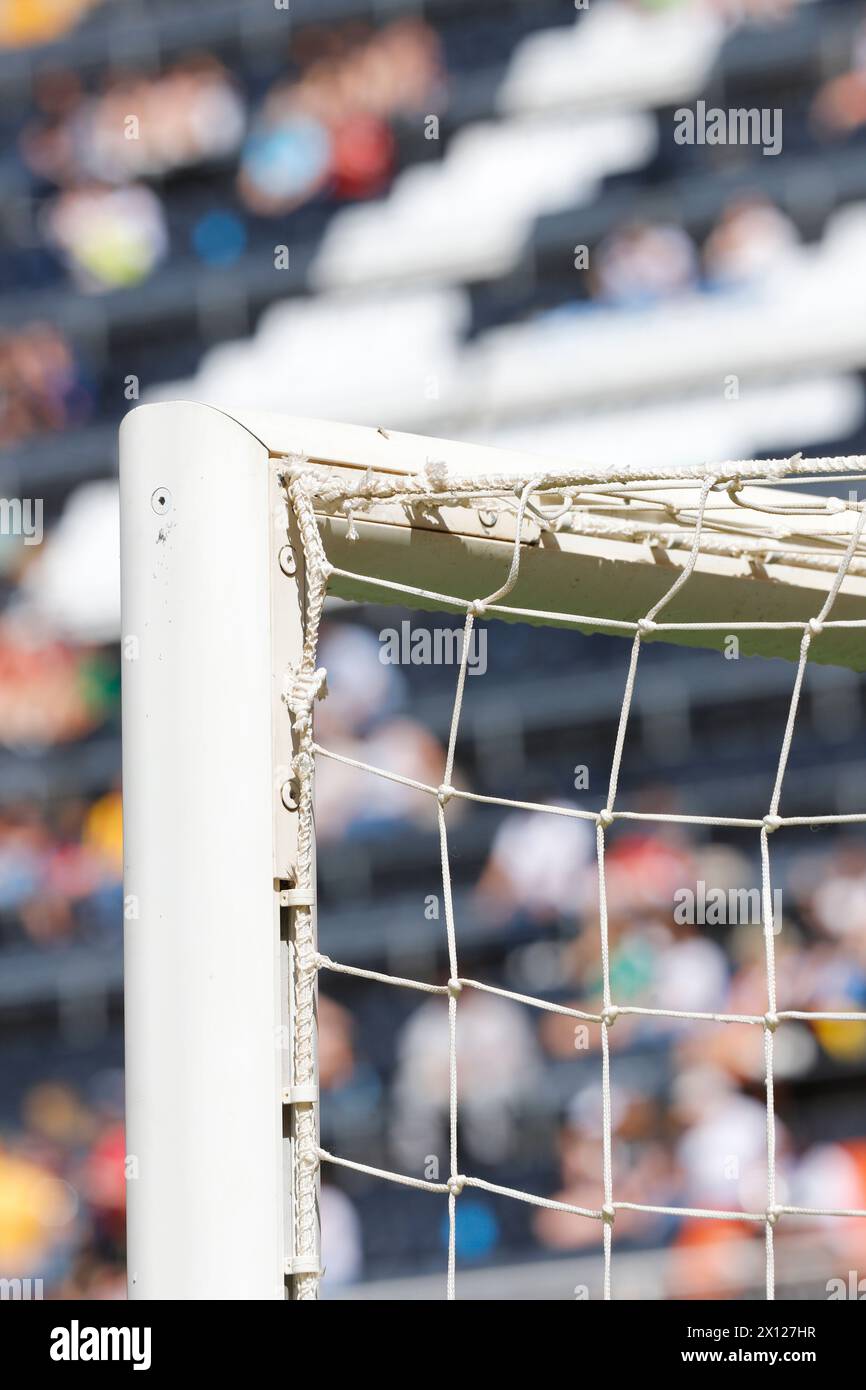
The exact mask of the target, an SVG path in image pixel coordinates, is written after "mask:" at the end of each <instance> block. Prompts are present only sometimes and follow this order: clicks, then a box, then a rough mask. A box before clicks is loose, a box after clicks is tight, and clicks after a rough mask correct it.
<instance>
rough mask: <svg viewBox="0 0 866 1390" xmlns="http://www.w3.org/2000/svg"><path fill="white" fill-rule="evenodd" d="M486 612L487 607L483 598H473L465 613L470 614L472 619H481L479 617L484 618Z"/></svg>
mask: <svg viewBox="0 0 866 1390" xmlns="http://www.w3.org/2000/svg"><path fill="white" fill-rule="evenodd" d="M486 610H487V605H486V603H485V602H484V599H483V598H474V599H473V600H472V602H471V603H470V605H469V607H468V609H467V612H469V613H471V614H472V616H473V618H481V617H483V616H484V613H485V612H486Z"/></svg>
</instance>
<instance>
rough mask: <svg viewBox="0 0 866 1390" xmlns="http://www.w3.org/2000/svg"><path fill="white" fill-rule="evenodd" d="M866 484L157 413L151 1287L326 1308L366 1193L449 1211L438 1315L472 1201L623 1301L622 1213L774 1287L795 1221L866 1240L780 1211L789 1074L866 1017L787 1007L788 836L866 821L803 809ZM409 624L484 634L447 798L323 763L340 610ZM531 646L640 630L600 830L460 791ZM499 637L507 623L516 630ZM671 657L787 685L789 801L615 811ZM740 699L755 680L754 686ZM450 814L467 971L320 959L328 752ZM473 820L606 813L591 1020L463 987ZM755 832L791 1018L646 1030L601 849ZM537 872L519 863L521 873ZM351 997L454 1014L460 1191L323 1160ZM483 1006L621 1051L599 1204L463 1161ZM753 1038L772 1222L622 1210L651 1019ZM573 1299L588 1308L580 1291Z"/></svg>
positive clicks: (129, 453) (841, 649)
mask: <svg viewBox="0 0 866 1390" xmlns="http://www.w3.org/2000/svg"><path fill="white" fill-rule="evenodd" d="M864 477H866V466H864V461H863V460H862V459H859V458H855V459H808V460H804V459H803V458H801V457H800V456H799V455H798V456H795V457H794V458H791V459H784V460H772V461H763V462H733V463H725V464H717V465H712V466H711V467H702V466H695V467H689V468H677V469H672V470H670V472H665V473H663V472H661V471H659V470H655V469H647V468H637V467H631V466H629V465H628V461H627V460H623V462H622V463H621V464H618V465H616V466H605V467H601V466H593V465H592V464H590V463H580V462H575V463H570V464H563V465H559V464H553V463H551V462H550V461H549V460H544V459H538V458H531V457H525V456H520V455H512V454H508V453H505V452H500V451H496V450H490V449H482V448H479V447H474V446H467V445H460V444H454V443H450V442H444V441H438V440H426V439H421V438H418V437H414V436H408V435H401V434H393V433H390V432H388V431H385V430H372V429H365V428H360V427H349V426H338V425H333V424H328V423H324V422H314V421H304V420H295V419H290V418H285V419H284V418H279V417H258V416H256V417H252V416H251V417H245V418H244V419H243V420H237V419H233V418H230V417H229V416H226V415H223V414H222V413H220V412H219V411H216V410H212V409H210V408H208V407H204V406H197V405H193V404H186V403H177V404H170V405H157V406H148V407H143V408H141V409H140V410H137V411H134V412H133V413H132V414H131V415H130V417H129V418H128V419H127V421H126V422H125V423H124V426H123V431H122V445H121V501H122V576H123V604H124V612H123V641H124V649H123V655H124V658H125V659H124V692H123V693H124V799H125V835H126V884H125V893H126V904H127V910H126V916H127V922H126V947H125V949H126V969H127V1003H126V1018H127V1022H126V1028H127V1069H128V1097H129V1098H128V1141H127V1142H128V1149H129V1158H128V1170H129V1178H130V1180H129V1184H128V1191H129V1248H130V1256H129V1260H130V1293H131V1296H133V1297H141V1298H148V1297H160V1298H195V1297H207V1298H209V1297H220V1298H225V1297H230V1298H282V1297H286V1296H288V1297H291V1298H298V1299H310V1298H315V1297H316V1296H317V1292H318V1285H319V1279H320V1273H321V1265H322V1252H321V1250H320V1237H319V1216H318V1198H319V1176H320V1172H321V1171H322V1169H323V1167H326V1166H341V1167H343V1168H348V1169H354V1170H357V1171H359V1172H361V1173H363V1174H364V1175H366V1176H367V1177H370V1178H375V1179H377V1180H381V1182H382V1183H396V1184H403V1185H405V1186H407V1187H410V1188H414V1189H418V1190H420V1191H423V1192H424V1193H428V1194H429V1199H430V1201H440V1202H442V1204H443V1208H447V1215H448V1239H447V1261H446V1268H445V1269H444V1270H443V1286H442V1287H443V1293H445V1294H446V1295H447V1297H449V1298H453V1297H455V1296H456V1293H457V1290H458V1285H459V1277H458V1276H459V1270H458V1269H457V1264H458V1260H457V1243H456V1229H457V1213H458V1209H459V1203H460V1201H461V1197H462V1195H463V1194H464V1193H465V1192H466V1191H467V1190H471V1189H480V1190H483V1191H487V1192H489V1193H492V1194H496V1196H497V1197H499V1198H505V1199H513V1200H514V1201H516V1202H521V1203H528V1204H532V1205H535V1206H537V1207H547V1208H550V1209H554V1210H559V1211H562V1212H563V1213H568V1214H570V1215H572V1216H574V1217H575V1218H577V1219H580V1220H582V1221H585V1222H587V1223H594V1226H595V1228H597V1232H598V1235H597V1239H598V1243H599V1246H600V1248H601V1250H602V1251H603V1259H604V1276H603V1292H604V1297H605V1298H610V1297H611V1296H614V1295H615V1292H616V1278H615V1271H616V1261H615V1259H612V1254H613V1251H614V1249H615V1246H616V1226H617V1217H618V1215H619V1214H620V1213H621V1212H626V1211H631V1212H645V1213H655V1214H658V1215H662V1216H665V1215H667V1216H671V1217H673V1218H676V1217H686V1216H688V1217H691V1218H693V1219H697V1220H703V1219H706V1220H707V1221H720V1220H721V1221H737V1222H747V1223H753V1224H754V1226H755V1228H756V1229H759V1230H763V1232H764V1240H765V1252H766V1258H765V1267H766V1292H767V1297H768V1298H772V1297H773V1295H774V1287H775V1276H774V1239H775V1233H776V1231H777V1229H778V1225H779V1223H780V1222H788V1221H791V1222H796V1221H797V1220H799V1219H802V1218H809V1217H833V1216H838V1217H845V1218H856V1217H866V1211H861V1210H858V1209H854V1208H843V1207H836V1206H834V1205H833V1202H832V1200H830V1198H831V1197H832V1194H830V1193H828V1201H827V1205H826V1206H822V1207H820V1208H819V1207H803V1206H793V1205H789V1204H787V1203H786V1202H785V1201H784V1200H782V1199H781V1196H780V1193H779V1192H778V1191H777V1171H776V1167H777V1166H776V1107H775V1100H774V1055H775V1048H776V1045H777V1038H778V1034H779V1032H780V1030H782V1029H784V1028H785V1026H786V1024H788V1023H790V1022H792V1021H794V1020H800V1021H810V1022H815V1021H819V1020H824V1021H827V1022H833V1023H840V1024H843V1023H846V1022H850V1023H855V1024H856V1023H860V1024H862V1023H864V1022H866V1013H860V1012H853V1011H808V1012H807V1011H804V1010H796V1009H791V1008H788V1007H786V1000H785V999H784V998H783V997H780V993H779V990H778V988H777V978H776V965H775V942H776V932H777V930H778V927H779V923H778V922H777V921H776V920H775V917H776V910H775V907H774V893H773V845H774V843H775V842H776V839H777V837H778V836H780V835H784V833H785V831H786V829H787V828H788V827H796V826H804V825H808V826H818V825H830V824H846V823H848V824H854V823H856V824H862V823H863V821H864V819H866V812H864V813H863V814H859V813H852V814H827V815H823V814H821V815H814V816H811V815H807V816H786V815H785V813H784V789H785V776H786V770H787V767H788V762H789V755H790V753H791V747H792V740H793V738H794V734H795V728H796V723H797V716H798V709H799V707H800V704H801V695H802V691H803V683H804V676H805V673H806V668H807V664H808V663H810V662H817V663H831V664H836V665H844V666H848V667H850V668H851V669H853V670H857V671H862V670H864V669H866V644H864V641H863V635H862V629H863V627H864V626H866V538H864V536H863V526H864V517H866V512H864V500H863V495H862V493H863V489H862V483H863V481H864ZM333 598H340V599H344V600H351V601H352V602H355V603H364V602H375V603H376V604H383V603H394V604H398V605H400V606H401V607H414V608H420V609H424V610H441V611H444V612H448V613H451V614H458V615H460V617H461V618H462V621H463V633H462V642H461V648H460V650H461V657H460V660H459V663H458V664H457V668H456V673H455V683H454V691H453V700H452V704H451V714H450V720H449V727H448V736H447V745H446V748H445V752H444V757H443V762H442V768H441V775H440V776H439V778H438V780H431V781H430V782H429V783H428V782H425V781H421V780H417V779H415V778H411V777H406V776H402V775H400V774H398V773H396V772H394V771H393V770H389V769H386V768H383V767H380V766H374V765H371V764H369V763H367V762H365V761H362V760H360V759H356V758H352V757H348V756H347V755H346V754H345V753H343V752H339V751H336V750H335V749H333V748H329V747H328V746H326V745H324V744H320V743H319V742H318V741H317V737H316V728H315V709H316V706H317V703H318V702H319V701H320V700H322V699H325V698H326V696H327V672H326V670H325V669H323V667H322V665H321V664H320V661H319V652H318V642H319V634H320V628H321V622H322V616H323V612H324V609H325V604H326V601H328V600H330V599H333ZM481 621H484V622H492V623H494V624H495V623H496V622H498V621H504V622H509V623H515V622H517V623H530V624H542V625H551V626H555V627H559V628H561V629H564V630H566V631H577V632H581V633H590V634H591V633H598V632H601V633H606V634H614V635H617V636H620V637H622V638H623V639H624V641H625V642H627V643H628V644H630V647H629V649H626V650H630V655H629V656H628V660H627V663H626V672H625V678H624V680H623V681H622V683H621V684H620V685H619V686H618V688H613V687H611V690H610V702H611V705H612V706H613V707H614V708H616V709H618V724H617V732H616V738H615V743H614V748H613V756H612V760H611V764H610V767H609V769H608V770H607V776H606V789H605V791H604V793H603V794H600V795H599V796H598V797H597V804H595V805H593V806H592V807H591V808H589V809H585V808H578V807H577V806H564V805H557V804H548V803H544V802H538V803H535V802H532V801H527V800H521V799H519V798H517V797H506V796H491V795H485V794H482V793H479V792H476V791H473V790H470V789H467V788H465V787H463V786H461V785H456V782H457V780H458V779H456V778H455V754H456V749H457V743H458V737H459V733H460V728H461V712H462V708H463V703H464V695H465V691H466V677H467V669H468V663H469V658H470V652H471V650H472V641H473V630H474V628H475V626H476V625H477V624H478V623H479V622H481ZM489 631H490V637H491V641H492V642H495V641H496V627H495V625H494V626H491V627H490V629H489ZM657 642H671V643H677V644H681V645H686V646H692V647H703V648H709V649H715V650H717V651H721V652H724V651H726V650H727V649H728V648H729V646H730V644H731V643H732V642H735V643H736V644H737V649H738V650H739V651H740V652H741V653H742V654H743V655H752V654H760V655H763V656H776V657H783V658H786V659H788V660H789V661H790V663H791V679H790V698H789V702H788V710H787V718H786V720H785V721H784V724H783V727H780V730H779V739H778V749H777V752H776V753H775V754H774V757H775V760H776V765H775V776H774V778H773V785H772V792H771V795H770V797H769V800H768V801H767V802H766V804H761V805H756V806H755V807H754V812H753V814H751V815H749V816H737V817H733V816H727V817H726V816H719V815H714V814H709V813H707V814H683V813H676V812H673V811H671V810H670V808H669V806H668V805H663V806H660V807H659V808H658V809H653V808H651V807H649V808H647V807H642V808H640V809H635V807H634V806H633V805H631V804H630V803H628V802H627V801H626V802H625V803H624V802H623V798H622V797H621V796H620V794H619V791H618V788H619V784H620V779H621V772H622V770H623V766H624V762H625V760H626V759H627V756H628V755H627V735H628V731H629V721H630V718H631V716H632V711H633V704H634V700H635V692H636V689H638V687H639V683H640V680H641V655H642V653H643V652H644V650H645V648H646V647H647V646H648V645H650V644H654V643H657ZM742 679H743V680H744V681H745V682H748V679H749V676H748V666H746V667H745V668H744V671H743V675H742ZM326 759H327V760H331V761H337V762H342V763H343V764H346V765H348V766H349V767H351V768H352V769H353V770H354V772H355V773H356V774H357V775H358V776H367V777H370V778H385V779H389V780H391V781H393V782H396V783H400V784H402V786H403V787H404V788H406V789H408V790H410V791H411V793H412V794H413V795H416V796H417V797H419V798H427V799H428V801H429V803H430V806H431V811H432V813H433V815H434V816H435V821H436V825H437V827H438V837H439V847H440V853H441V880H442V881H441V892H442V903H443V909H444V910H443V949H444V951H445V952H446V954H447V963H448V970H447V980H443V981H442V982H438V983H434V982H431V981H430V980H428V979H411V978H403V977H397V976H394V975H389V974H387V973H385V972H381V971H374V970H369V969H366V968H363V967H362V966H360V965H359V964H357V963H356V962H354V961H353V960H352V959H339V960H337V959H332V958H331V957H330V956H327V955H324V954H322V953H320V951H319V948H318V943H317V937H316V864H315V828H314V801H315V797H314V777H315V769H316V766H317V764H318V763H320V762H321V760H326ZM460 802H468V803H475V804H481V805H488V806H494V807H498V808H502V809H504V810H509V811H515V810H519V811H520V812H523V813H532V814H535V815H537V816H539V817H550V816H560V817H562V816H565V817H574V818H577V819H579V820H582V821H584V822H587V823H588V824H589V825H590V827H591V829H592V832H593V834H594V838H595V854H596V860H597V881H598V890H597V891H598V911H597V930H598V933H599V942H598V946H599V952H600V963H601V988H600V995H601V1002H600V1007H599V1008H598V1009H597V1010H595V1011H591V1010H582V1009H578V1008H572V1007H569V1006H566V1005H565V1004H563V1003H561V1002H557V1001H555V1000H550V999H545V998H542V997H535V996H531V995H529V994H526V993H523V992H517V991H512V990H509V989H507V988H505V987H504V986H503V985H501V984H496V983H492V982H491V981H489V980H484V979H475V978H469V977H468V976H467V974H466V973H464V971H463V969H462V968H461V923H460V920H459V914H457V913H456V912H455V908H454V895H453V893H452V852H453V843H452V840H453V833H456V834H459V833H460V832H459V828H458V829H457V830H456V831H454V832H453V833H452V829H451V828H450V826H449V820H450V816H451V815H452V814H453V810H454V807H455V805H456V804H457V803H460ZM634 822H638V823H644V824H646V825H648V826H662V825H671V824H674V825H681V826H687V827H694V828H696V829H699V830H700V829H701V828H703V829H704V830H706V829H707V828H724V827H727V828H736V829H738V830H740V831H743V832H748V833H751V834H753V835H754V839H755V843H756V846H757V849H758V853H759V856H760V864H761V885H760V897H761V926H762V936H763V950H764V971H765V984H766V1007H765V1008H764V1009H763V1011H761V1012H756V1013H730V1014H728V1013H716V1012H700V1011H692V1010H677V1009H664V1008H651V1007H644V1006H643V1005H641V1004H637V1003H634V1002H632V1001H630V1000H629V998H628V996H627V994H626V995H624V994H622V993H621V992H620V990H618V989H615V988H614V982H613V980H612V972H611V968H610V950H609V932H608V907H607V891H606V889H607V875H606V851H607V847H608V843H609V839H610V836H611V835H612V834H615V833H616V830H617V828H618V827H620V826H621V825H622V824H628V823H634ZM518 871H519V866H518ZM335 972H336V973H338V974H340V975H343V976H347V977H357V978H358V979H359V980H367V981H375V982H377V983H379V984H381V985H383V986H386V987H392V988H394V989H397V990H405V991H414V992H416V993H417V994H418V995H419V997H420V996H421V995H437V996H441V999H442V1007H443V1008H445V1009H447V1016H448V1069H449V1085H448V1091H449V1105H448V1112H449V1113H448V1133H449V1153H448V1171H447V1173H444V1174H442V1175H441V1176H440V1177H439V1178H438V1179H436V1180H429V1179H428V1177H427V1176H425V1175H424V1174H421V1173H413V1172H405V1171H393V1170H392V1168H391V1166H390V1165H388V1164H387V1163H385V1162H383V1163H382V1164H381V1165H378V1166H377V1165H375V1164H370V1163H360V1162H357V1161H356V1160H355V1159H353V1158H352V1157H351V1156H350V1155H346V1154H343V1153H334V1152H330V1151H328V1150H326V1149H324V1148H323V1147H322V1146H321V1143H320V1138H319V1122H318V1077H317V1038H316V1027H317V1025H316V998H317V982H318V979H319V977H320V976H322V975H326V974H332V973H335ZM472 992H482V993H492V994H499V995H503V996H505V997H506V998H509V999H511V1000H514V1001H517V1002H519V1003H520V1004H521V1005H522V1006H524V1007H526V1008H528V1009H530V1010H534V1011H541V1012H547V1013H555V1014H560V1015H563V1016H565V1017H567V1018H569V1019H573V1020H575V1022H577V1023H581V1024H585V1025H588V1026H591V1027H594V1028H596V1029H597V1030H598V1036H599V1042H600V1056H601V1080H600V1090H601V1114H602V1143H601V1158H602V1163H601V1166H602V1172H601V1174H600V1178H601V1186H602V1192H603V1201H602V1202H600V1203H599V1204H598V1205H597V1206H596V1207H590V1206H586V1207H584V1206H580V1205H576V1204H572V1203H567V1202H559V1201H556V1200H554V1199H552V1198H550V1197H549V1196H547V1195H546V1194H545V1193H544V1192H538V1191H524V1190H519V1189H515V1188H512V1187H509V1186H506V1185H503V1184H499V1183H495V1182H491V1181H488V1179H487V1178H484V1177H481V1176H478V1175H476V1174H474V1173H473V1172H472V1171H471V1169H468V1168H467V1167H464V1165H463V1164H462V1162H461V1146H460V1104H459V1087H458V1078H459V1074H460V1065H461V1062H460V1015H461V1003H462V1002H463V1001H464V1000H465V999H466V996H467V994H469V993H472ZM627 1015H633V1016H640V1017H643V1018H644V1019H645V1020H648V1021H651V1020H653V1019H659V1020H672V1019H674V1020H676V1019H680V1020H689V1021H691V1022H693V1023H694V1024H695V1025H699V1024H701V1023H707V1024H719V1023H724V1024H729V1025H731V1026H732V1027H735V1026H742V1027H746V1028H752V1029H755V1030H759V1031H760V1034H761V1035H762V1038H763V1048H764V1089H765V1096H766V1191H765V1201H763V1202H762V1203H760V1204H759V1205H758V1206H756V1207H755V1209H753V1210H747V1211H743V1210H739V1209H737V1210H733V1211H728V1210H716V1209H714V1208H713V1209H709V1208H679V1207H664V1206H659V1205H653V1204H652V1203H650V1202H647V1203H641V1202H635V1201H623V1200H621V1199H620V1198H619V1197H618V1194H617V1190H616V1183H615V1181H614V1165H613V1162H612V1108H613V1099H612V1098H613V1097H615V1093H616V1084H617V1083H616V1074H615V1073H616V1068H615V1066H614V1067H613V1068H612V1066H611V1055H610V1034H611V1031H612V1030H613V1029H614V1028H615V1026H616V1023H617V1021H618V1020H619V1019H621V1018H622V1017H623V1016H627ZM563 1293H564V1296H565V1295H567V1290H564V1291H563Z"/></svg>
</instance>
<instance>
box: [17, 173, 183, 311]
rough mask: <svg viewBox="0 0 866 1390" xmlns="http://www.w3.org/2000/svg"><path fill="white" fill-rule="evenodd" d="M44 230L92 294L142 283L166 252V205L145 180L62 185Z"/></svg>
mask: <svg viewBox="0 0 866 1390" xmlns="http://www.w3.org/2000/svg"><path fill="white" fill-rule="evenodd" d="M45 233H46V236H47V238H48V240H49V242H51V244H52V245H53V246H55V247H56V248H57V250H58V252H59V253H60V255H61V256H62V257H63V259H64V261H65V262H66V265H67V266H68V268H69V270H70V273H71V274H72V276H73V278H74V279H75V282H76V284H77V285H78V287H79V289H81V290H82V291H85V292H87V293H91V294H92V293H99V292H102V291H105V290H115V289H123V288H129V287H130V286H133V285H138V284H140V283H141V281H142V280H146V279H147V278H148V276H149V275H150V274H151V272H152V271H153V270H154V269H155V267H156V266H157V265H159V263H160V262H161V261H162V260H163V259H164V257H165V255H166V253H167V251H168V231H167V228H166V222H165V214H164V212H163V209H162V204H161V203H160V201H159V198H158V197H157V196H156V194H155V193H154V192H153V191H152V190H151V189H150V188H147V187H145V185H144V184H127V185H125V186H124V187H120V188H106V187H104V186H102V185H100V184H98V183H82V184H79V185H75V186H73V187H71V188H67V189H64V190H63V191H62V192H61V193H59V194H58V196H57V198H55V199H54V201H53V202H52V203H50V204H49V205H48V207H47V208H46V215H45Z"/></svg>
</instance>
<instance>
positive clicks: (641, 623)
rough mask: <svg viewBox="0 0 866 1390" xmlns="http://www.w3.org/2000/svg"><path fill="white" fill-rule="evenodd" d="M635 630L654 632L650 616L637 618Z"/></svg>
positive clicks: (653, 624) (654, 626)
mask: <svg viewBox="0 0 866 1390" xmlns="http://www.w3.org/2000/svg"><path fill="white" fill-rule="evenodd" d="M637 630H638V632H655V630H656V625H655V623H654V622H653V620H652V618H639V619H638V624H637Z"/></svg>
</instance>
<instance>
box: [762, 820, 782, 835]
mask: <svg viewBox="0 0 866 1390" xmlns="http://www.w3.org/2000/svg"><path fill="white" fill-rule="evenodd" d="M781 824H782V817H781V816H764V820H763V826H764V829H765V830H766V832H767V834H768V835H772V833H773V831H774V830H778V829H779V826H780V825H781Z"/></svg>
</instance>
